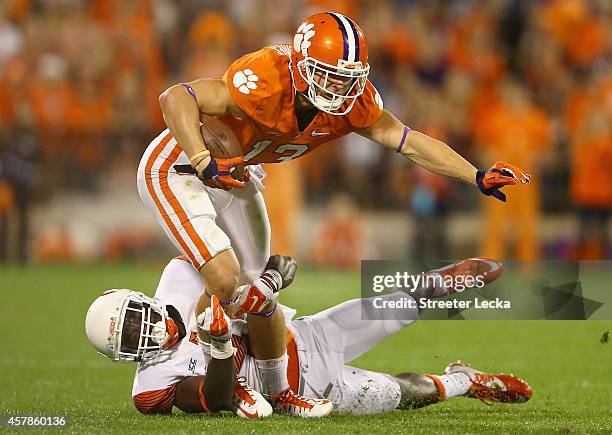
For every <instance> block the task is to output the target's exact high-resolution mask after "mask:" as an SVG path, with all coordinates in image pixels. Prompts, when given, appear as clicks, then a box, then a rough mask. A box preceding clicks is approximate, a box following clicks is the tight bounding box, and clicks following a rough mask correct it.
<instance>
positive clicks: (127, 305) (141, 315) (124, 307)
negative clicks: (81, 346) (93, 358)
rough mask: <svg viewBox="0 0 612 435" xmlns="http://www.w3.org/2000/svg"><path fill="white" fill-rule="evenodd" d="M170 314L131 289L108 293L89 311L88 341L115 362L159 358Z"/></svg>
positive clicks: (98, 299)
mask: <svg viewBox="0 0 612 435" xmlns="http://www.w3.org/2000/svg"><path fill="white" fill-rule="evenodd" d="M167 319H168V312H167V311H166V308H165V306H164V305H163V304H162V303H161V302H160V301H159V300H157V299H154V298H150V297H148V296H145V295H144V294H142V293H139V292H135V291H132V290H128V289H113V290H108V291H106V292H104V293H102V295H100V296H99V297H98V298H97V299H96V300H95V301H94V302H93V303H92V304H91V306H90V307H89V310H88V311H87V317H86V318H85V332H86V334H87V338H88V339H89V341H90V342H91V344H92V345H93V346H94V347H95V348H96V350H97V351H98V352H99V353H101V354H102V355H105V356H107V357H109V358H111V359H112V360H113V361H121V362H133V361H143V360H146V359H150V358H153V357H155V356H157V355H158V354H159V353H160V352H161V351H162V350H163V346H164V344H166V342H167V341H168V339H169V337H170V336H169V334H168V332H167V328H166V320H167Z"/></svg>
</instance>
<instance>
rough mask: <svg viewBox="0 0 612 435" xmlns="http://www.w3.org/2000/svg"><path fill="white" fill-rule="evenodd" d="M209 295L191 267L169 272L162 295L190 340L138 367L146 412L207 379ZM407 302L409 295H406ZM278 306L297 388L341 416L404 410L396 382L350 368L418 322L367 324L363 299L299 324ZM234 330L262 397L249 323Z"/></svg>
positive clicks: (239, 360)
mask: <svg viewBox="0 0 612 435" xmlns="http://www.w3.org/2000/svg"><path fill="white" fill-rule="evenodd" d="M202 290H203V284H202V280H201V278H200V274H199V273H198V272H197V271H196V270H195V269H194V268H193V267H192V265H191V263H189V262H188V261H186V260H185V261H184V260H180V259H174V260H172V261H170V263H169V264H168V265H167V266H166V268H165V269H164V272H163V274H162V277H161V280H160V282H159V286H158V287H157V291H156V293H155V297H157V298H158V299H160V300H161V301H162V302H163V303H165V304H166V305H173V306H174V307H175V308H176V309H177V310H178V311H179V313H180V314H181V316H182V318H183V321H184V322H185V327H186V331H187V336H186V337H185V338H184V339H183V340H181V342H180V343H179V344H178V345H176V346H175V347H173V348H172V349H168V350H166V351H163V352H162V353H160V354H159V355H158V356H156V357H155V358H154V359H152V360H150V361H147V362H143V363H140V365H139V366H138V369H137V371H136V376H135V378H134V386H133V388H132V396H133V397H134V402H135V404H136V407H137V408H138V409H139V410H140V411H141V412H145V413H148V412H149V411H152V410H153V411H155V410H163V412H170V411H171V409H172V406H173V404H174V391H175V388H176V387H175V385H176V383H178V382H180V381H181V380H183V379H185V378H187V377H191V376H200V375H206V369H207V367H208V362H209V360H210V356H209V355H207V354H205V352H204V350H203V349H202V347H201V346H200V345H199V344H198V342H197V332H196V331H197V324H196V319H195V304H196V302H197V301H198V299H199V297H200V295H201V294H202ZM389 296H390V297H393V295H389ZM385 297H387V296H385ZM402 297H405V294H403V293H402ZM279 307H281V309H282V310H283V314H284V315H285V321H286V322H288V323H287V329H288V331H289V332H290V334H289V338H290V340H289V341H288V346H287V353H288V355H289V367H288V370H287V377H288V380H289V385H291V387H292V389H294V390H295V391H296V392H297V393H299V394H303V395H305V396H307V397H319V398H327V399H329V400H331V401H332V402H333V403H334V407H335V410H336V412H338V413H351V414H355V415H360V414H374V413H380V412H389V411H392V410H394V409H395V408H396V407H397V406H398V404H399V402H400V397H401V393H400V387H399V384H398V383H397V382H396V381H395V380H394V378H393V377H391V376H389V375H386V374H383V373H376V372H371V371H367V370H363V369H359V368H354V367H351V366H348V365H346V363H347V362H349V361H351V360H353V359H355V358H357V357H358V356H360V355H362V354H363V353H365V352H366V351H367V350H369V349H370V348H372V346H374V345H376V344H377V343H378V342H380V341H381V340H383V339H385V338H387V337H389V336H390V335H393V334H394V333H396V332H398V331H399V330H400V329H401V328H403V327H404V326H406V325H409V324H410V323H412V320H407V319H404V318H403V317H404V316H403V315H402V316H400V317H399V318H397V319H390V320H381V321H377V320H367V319H364V318H362V312H361V309H362V307H361V300H358V299H357V300H352V301H347V302H344V303H342V304H340V305H337V306H335V307H332V308H330V309H327V310H325V311H322V312H320V313H318V314H315V315H313V316H307V317H303V318H299V319H297V320H293V321H291V319H292V318H293V316H294V315H295V310H292V309H290V308H287V307H284V306H282V305H279ZM415 311H416V310H415ZM415 314H416V313H415ZM415 318H416V317H415ZM232 330H233V331H232V332H233V336H232V341H233V343H234V347H236V348H237V353H236V356H235V360H234V361H235V363H236V365H237V367H239V371H238V373H239V375H240V376H244V377H245V378H246V379H247V382H248V383H249V384H250V385H251V386H252V387H253V388H254V389H255V390H256V391H261V386H262V383H261V380H260V377H259V376H258V371H257V367H256V365H255V359H254V358H253V357H252V356H251V355H249V354H248V341H247V340H248V335H247V334H246V322H240V321H234V322H233V323H232ZM137 395H138V397H136V396H137ZM139 397H140V399H139ZM158 403H161V405H160V406H157V408H147V407H148V406H153V405H152V404H158Z"/></svg>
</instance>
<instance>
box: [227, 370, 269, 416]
mask: <svg viewBox="0 0 612 435" xmlns="http://www.w3.org/2000/svg"><path fill="white" fill-rule="evenodd" d="M233 410H234V412H235V413H236V415H238V416H239V417H243V418H264V417H268V416H270V415H272V405H270V404H269V403H268V401H267V400H266V399H264V397H263V396H262V395H261V394H260V393H258V392H257V391H255V390H253V389H252V388H251V387H250V386H249V384H247V382H246V379H245V378H244V377H242V376H240V377H239V378H237V379H236V389H235V391H234V407H233Z"/></svg>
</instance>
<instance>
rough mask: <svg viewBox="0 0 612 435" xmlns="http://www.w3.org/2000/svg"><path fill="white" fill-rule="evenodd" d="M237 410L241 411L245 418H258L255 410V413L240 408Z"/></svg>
mask: <svg viewBox="0 0 612 435" xmlns="http://www.w3.org/2000/svg"><path fill="white" fill-rule="evenodd" d="M238 409H239V410H241V411H242V413H243V414H244V415H246V416H247V418H259V413H258V412H257V410H255V412H249V411H247V410H246V409H244V408H243V407H242V406H239V407H238Z"/></svg>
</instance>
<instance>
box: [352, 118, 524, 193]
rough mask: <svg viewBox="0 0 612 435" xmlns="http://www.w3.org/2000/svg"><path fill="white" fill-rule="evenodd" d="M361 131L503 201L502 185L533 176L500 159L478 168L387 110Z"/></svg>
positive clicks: (386, 145)
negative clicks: (479, 169) (485, 168)
mask: <svg viewBox="0 0 612 435" xmlns="http://www.w3.org/2000/svg"><path fill="white" fill-rule="evenodd" d="M359 134H361V135H362V136H364V137H367V138H368V139H371V140H373V141H375V142H378V143H379V144H381V145H383V146H384V147H386V148H391V149H395V151H396V152H397V153H401V154H402V155H404V156H406V157H408V158H409V159H410V160H412V161H414V162H415V163H416V164H418V165H420V166H422V167H424V168H425V169H427V170H429V171H431V172H434V173H436V174H438V175H444V176H446V177H452V178H458V179H460V180H463V181H465V182H466V183H470V184H475V185H477V186H478V188H479V189H480V191H481V192H482V193H483V194H485V195H487V196H493V197H495V198H497V199H499V200H500V201H504V202H505V201H506V195H504V193H502V192H501V191H500V188H502V187H503V186H507V185H511V184H517V183H523V184H526V183H529V180H530V179H531V175H529V174H526V173H525V172H523V171H522V170H521V169H520V168H518V167H516V166H514V165H510V164H508V163H505V162H497V163H495V165H494V166H493V167H491V168H490V169H489V170H487V171H478V170H476V168H475V167H474V166H473V165H472V164H471V163H470V162H468V161H467V160H465V159H464V158H463V157H461V156H460V155H459V154H457V153H456V152H455V151H454V150H453V149H452V148H451V147H449V146H448V145H446V144H445V143H444V142H441V141H439V140H436V139H434V138H431V137H429V136H427V135H426V134H423V133H419V132H418V131H414V130H411V129H410V128H408V127H406V126H405V125H404V124H402V123H401V122H400V121H399V120H398V119H397V118H396V117H395V116H393V114H391V113H390V112H388V111H386V110H385V111H384V112H383V115H382V116H381V118H380V119H379V120H378V121H377V122H376V123H375V124H374V125H372V126H370V127H368V128H366V129H363V130H361V131H359Z"/></svg>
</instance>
